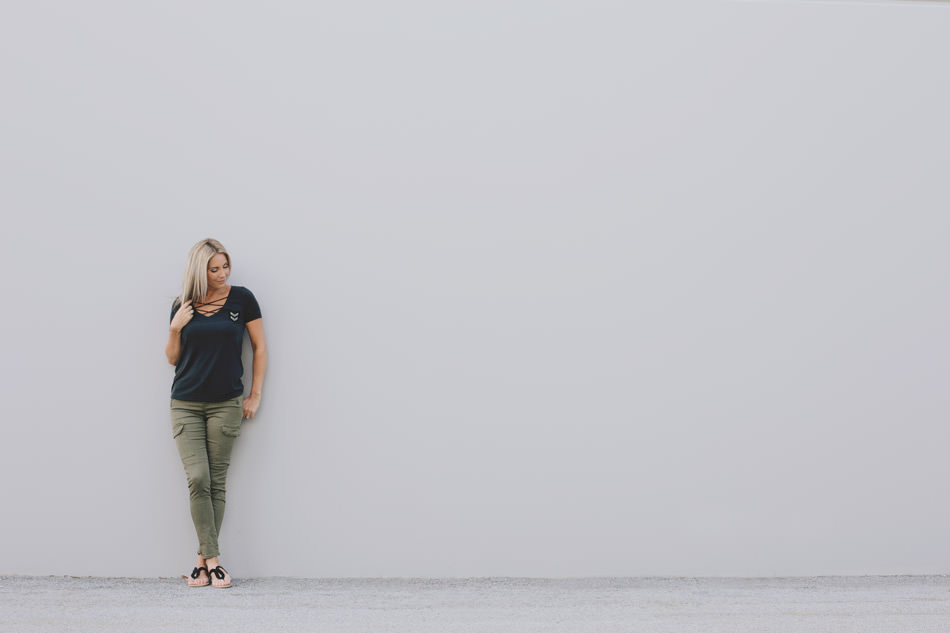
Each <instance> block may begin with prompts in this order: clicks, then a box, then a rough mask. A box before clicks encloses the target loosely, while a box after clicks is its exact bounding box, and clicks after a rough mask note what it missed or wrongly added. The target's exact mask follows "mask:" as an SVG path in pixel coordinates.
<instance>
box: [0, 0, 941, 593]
mask: <svg viewBox="0 0 950 633" xmlns="http://www.w3.org/2000/svg"><path fill="white" fill-rule="evenodd" d="M948 27H950V8H947V7H945V6H941V5H939V4H936V3H897V2H895V3H876V4H873V3H861V2H837V3H823V2H798V3H795V2H735V3H721V2H687V1H683V2H669V1H666V0H664V1H660V0H657V1H653V2H640V3H626V2H599V1H593V2H592V1H590V0H586V1H585V2H529V1H521V0H515V1H512V0H506V1H505V2H496V1H493V0H478V1H477V2H475V1H467V0H466V1H463V2H449V3H446V2H434V1H433V2H420V1H409V2H401V3H389V2H347V3H343V2H340V3H311V2H302V1H301V2H288V1H278V2H270V3H255V4H250V3H233V2H204V3H193V2H188V3H185V2H151V3H142V2H137V3H122V2H102V1H97V2H85V3H70V2H35V3H8V4H6V5H4V6H3V8H2V9H0V54H2V65H0V80H2V91H3V99H2V112H3V116H2V117H0V139H2V142H0V161H2V170H3V186H2V187H0V207H2V209H3V215H4V223H3V224H4V225H3V228H2V231H0V236H2V237H0V240H2V243H0V247H2V250H0V258H2V264H3V269H4V271H5V274H4V282H3V288H4V293H3V294H4V297H5V301H4V306H3V310H2V317H0V318H2V331H3V332H4V334H5V337H4V339H5V340H4V343H3V355H2V358H3V362H2V365H0V372H2V375H0V390H2V391H0V395H2V399H0V404H2V409H3V411H2V415H3V425H2V428H3V441H2V442H0V480H2V481H3V485H2V486H0V508H2V517H3V518H2V539H0V573H24V574H46V573H56V574H60V573H71V574H108V575H172V574H178V573H182V572H184V571H186V570H187V569H190V567H191V557H192V554H191V552H192V551H193V550H194V546H195V544H194V537H193V533H192V527H191V523H190V518H189V515H188V505H187V493H186V487H185V480H184V474H183V472H182V468H181V465H180V463H179V460H178V456H177V454H176V451H175V447H174V444H173V442H172V440H171V436H170V425H169V422H168V413H167V407H168V400H167V399H168V388H169V385H170V382H171V376H172V370H171V368H170V367H169V366H168V365H167V364H165V361H164V357H163V351H162V350H163V346H164V344H165V335H166V326H167V318H168V308H169V304H170V301H171V299H172V297H173V296H174V294H175V293H176V292H177V287H178V284H179V283H180V278H181V274H182V271H183V267H184V259H185V254H186V252H187V250H188V248H189V247H190V246H191V244H192V243H194V242H195V241H196V240H198V239H200V238H203V237H205V236H213V237H217V238H218V239H220V240H222V241H223V242H224V244H225V245H226V246H227V247H228V248H229V249H230V251H231V252H232V254H233V257H234V272H233V275H232V282H233V283H236V284H239V285H245V286H248V287H249V288H251V289H252V290H253V291H254V292H255V293H256V295H257V297H258V298H259V300H260V302H261V305H262V308H263V311H264V315H265V316H264V324H265V328H266V332H267V336H268V341H269V347H270V353H271V365H270V370H269V372H268V376H267V382H266V385H265V392H264V400H263V405H262V408H261V411H260V415H259V417H258V419H256V420H254V421H253V422H250V423H248V424H246V426H245V430H244V434H243V436H242V438H241V441H240V444H239V446H238V447H237V450H236V455H235V457H234V460H233V467H232V472H231V476H230V485H229V506H228V516H227V519H226V523H225V530H224V534H223V537H222V548H223V552H224V558H223V560H224V561H225V563H226V564H227V565H228V566H229V568H230V569H232V570H233V571H234V572H235V574H236V575H252V574H255V575H256V574H262V575H307V576H368V575H393V576H413V575H460V576H461V575H473V576H474V575H526V576H581V575H645V574H689V575H692V574H712V575H731V574H741V575H760V574H762V575H769V574H828V573H835V574H839V573H841V574H848V573H856V574H862V573H935V572H946V571H947V569H948V566H950V539H948V538H947V534H948V532H950V507H948V503H947V502H946V499H947V494H946V493H947V489H948V481H950V464H948V460H947V459H946V453H947V446H948V441H950V430H948V424H947V411H948V401H947V393H948V391H947V387H946V385H947V379H948V362H950V349H948V348H950V338H948V336H947V333H946V332H947V330H946V324H947V323H948V316H950V315H948V310H950V302H948V301H947V295H946V290H945V287H946V271H947V268H948V256H947V247H946V244H947V236H948V228H950V220H948V215H947V202H948V196H950V193H948V187H947V179H946V174H947V171H948V167H950V164H948V163H950V161H948V156H950V154H948V151H947V148H948V147H950V138H948V137H950V134H948V128H947V124H946V121H947V112H950V91H948V88H947V85H946V81H945V76H946V69H945V65H946V60H947V59H948V58H950V40H948V38H947V37H946V34H947V32H948Z"/></svg>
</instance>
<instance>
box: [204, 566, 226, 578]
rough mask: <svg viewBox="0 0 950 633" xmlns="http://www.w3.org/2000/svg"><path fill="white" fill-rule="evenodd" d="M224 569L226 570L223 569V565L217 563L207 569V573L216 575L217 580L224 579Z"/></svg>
mask: <svg viewBox="0 0 950 633" xmlns="http://www.w3.org/2000/svg"><path fill="white" fill-rule="evenodd" d="M225 571H226V570H225V569H224V567H222V566H221V565H218V566H217V567H214V568H212V569H209V570H208V573H209V574H214V575H215V576H217V578H218V580H224V579H225V575H224V574H225Z"/></svg>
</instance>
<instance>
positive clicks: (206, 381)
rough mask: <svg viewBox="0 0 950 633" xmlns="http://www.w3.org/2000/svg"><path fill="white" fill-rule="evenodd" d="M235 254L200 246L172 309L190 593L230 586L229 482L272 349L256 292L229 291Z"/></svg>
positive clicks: (174, 413) (175, 425) (176, 432)
mask: <svg viewBox="0 0 950 633" xmlns="http://www.w3.org/2000/svg"><path fill="white" fill-rule="evenodd" d="M230 274H231V256H230V255H229V254H228V252H227V250H225V248H224V246H223V245H222V244H221V242H219V241H217V240H213V239H210V238H208V239H206V240H202V241H200V242H198V243H197V244H195V245H194V247H193V248H192V249H191V253H189V255H188V268H187V269H186V270H185V281H184V284H182V291H181V295H180V296H179V297H178V298H177V299H175V302H174V304H173V305H172V311H171V326H170V328H169V332H168V345H167V346H166V347H165V356H166V357H167V358H168V362H169V363H171V364H172V365H174V366H175V380H174V382H173V383H172V400H171V420H172V434H173V436H174V438H175V442H176V443H177V444H178V453H179V454H180V455H181V461H182V464H183V465H184V466H185V474H186V475H187V479H188V491H189V496H190V499H191V518H192V520H193V521H194V524H195V531H196V532H197V533H198V561H197V562H196V563H195V568H194V570H192V572H191V577H190V578H189V579H188V585H189V586H191V587H205V586H207V585H209V584H210V585H212V586H213V587H230V586H231V576H230V574H228V572H227V570H225V569H224V567H222V566H221V561H220V560H219V559H218V556H219V555H220V552H219V551H218V534H219V533H220V532H221V520H222V519H223V518H224V497H225V490H224V484H225V480H226V478H227V474H228V465H229V464H230V461H231V447H232V446H233V444H234V440H235V439H236V438H237V437H238V436H239V435H240V434H241V421H242V420H243V419H244V418H253V417H254V414H255V413H257V408H258V407H259V406H260V404H261V389H262V387H263V385H264V372H265V371H266V369H267V345H266V343H265V342H264V326H263V325H262V321H261V309H260V307H259V306H258V305H257V300H256V299H255V298H254V295H253V294H251V291H250V290H248V289H247V288H243V287H241V286H231V285H228V277H229V276H230ZM245 330H247V333H248V335H249V336H250V339H251V347H252V348H253V350H254V363H253V371H254V373H253V378H252V382H251V393H250V395H248V396H247V398H243V397H242V396H243V394H244V385H243V383H242V382H241V378H242V376H243V375H244V368H243V366H242V365H241V346H242V343H243V340H244V331H245Z"/></svg>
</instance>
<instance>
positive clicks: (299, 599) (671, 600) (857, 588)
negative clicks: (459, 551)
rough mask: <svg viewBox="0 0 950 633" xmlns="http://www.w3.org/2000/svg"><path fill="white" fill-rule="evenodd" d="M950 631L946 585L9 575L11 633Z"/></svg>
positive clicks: (6, 628)
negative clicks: (192, 580)
mask: <svg viewBox="0 0 950 633" xmlns="http://www.w3.org/2000/svg"><path fill="white" fill-rule="evenodd" d="M192 629H197V630H214V631H227V632H229V633H245V632H246V633H267V632H269V631H301V632H306V631H332V632H334V633H348V632H357V631H366V632H371V631H372V632H377V631H394V632H395V631H398V632H413V633H428V632H431V633H447V632H454V631H479V632H496V631H497V632H498V633H502V632H504V633H521V632H529V631H530V632H535V631H536V632H538V633H541V632H544V633H557V632H561V631H564V632H568V631H569V632H571V633H582V632H587V631H589V632H591V633H609V632H612V631H649V632H650V633H662V632H666V631H668V632H671V633H674V632H675V633H690V632H693V631H695V632H697V633H698V632H700V631H701V632H703V633H709V632H711V631H724V632H725V631H728V632H730V633H741V632H744V631H749V632H752V631H754V632H756V633H766V632H770V631H776V632H778V631H781V632H782V633H796V632H805V631H808V632H815V631H820V632H822V633H835V632H839V631H853V632H856V633H857V632H860V633H875V632H878V631H880V632H881V633H894V632H895V631H914V632H915V633H927V632H930V631H933V632H935V633H936V632H939V633H946V632H947V631H950V578H948V577H947V576H829V577H816V578H339V579H332V578H236V579H235V580H234V586H233V587H232V588H230V589H213V588H210V587H202V588H197V589H195V588H189V587H187V586H186V581H185V579H184V578H97V577H78V578H77V577H72V576H66V577H64V576H49V577H37V576H0V631H2V632H3V633H32V632H34V631H35V632H43V633H48V632H57V633H65V632H73V631H75V632H79V633H98V632H106V631H110V632H111V631H116V632H119V631H121V632H123V633H127V632H128V631H135V632H136V633H158V632H166V631H168V632H172V631H174V632H176V633H178V632H181V631H188V630H192Z"/></svg>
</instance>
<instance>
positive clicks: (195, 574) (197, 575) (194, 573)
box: [188, 566, 211, 587]
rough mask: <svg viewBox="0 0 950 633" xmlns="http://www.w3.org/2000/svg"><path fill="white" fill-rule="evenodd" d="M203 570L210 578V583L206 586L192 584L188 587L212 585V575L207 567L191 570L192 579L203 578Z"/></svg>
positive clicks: (204, 585)
mask: <svg viewBox="0 0 950 633" xmlns="http://www.w3.org/2000/svg"><path fill="white" fill-rule="evenodd" d="M202 570H204V572H205V575H207V576H208V582H207V583H205V584H203V585H193V584H191V583H188V586H189V587H207V586H208V585H210V584H211V574H210V573H209V572H208V568H207V567H204V566H202V567H195V568H194V569H192V570H191V577H192V579H194V580H198V579H199V578H201V571H202Z"/></svg>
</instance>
